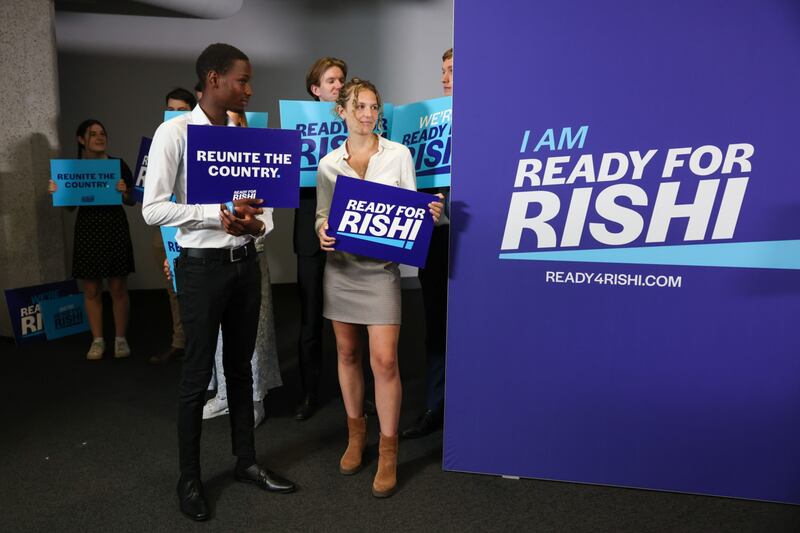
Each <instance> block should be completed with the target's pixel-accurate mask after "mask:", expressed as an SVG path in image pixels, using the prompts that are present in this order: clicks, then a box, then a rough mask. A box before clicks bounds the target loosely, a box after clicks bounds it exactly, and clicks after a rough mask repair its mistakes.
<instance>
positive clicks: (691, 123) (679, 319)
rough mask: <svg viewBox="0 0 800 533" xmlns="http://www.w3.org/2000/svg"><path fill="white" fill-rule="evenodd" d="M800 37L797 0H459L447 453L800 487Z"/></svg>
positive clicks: (794, 497)
mask: <svg viewBox="0 0 800 533" xmlns="http://www.w3.org/2000/svg"><path fill="white" fill-rule="evenodd" d="M487 27H492V28H503V31H502V32H495V33H493V34H492V35H491V37H489V38H487V36H486V32H485V28H487ZM798 35H800V8H798V5H797V3H796V2H789V1H785V0H729V1H727V2H693V1H689V0H676V1H674V2H647V3H646V4H643V3H642V2H640V1H638V0H620V1H617V2H601V3H598V2H596V1H591V0H567V1H564V2H526V1H522V0H513V1H510V2H506V3H504V4H503V9H496V8H495V7H494V6H493V5H491V4H487V3H484V2H479V1H476V0H459V1H457V2H456V6H455V39H456V42H455V50H456V51H457V52H458V54H457V55H458V63H459V66H458V70H459V84H458V87H457V88H455V89H454V110H453V113H454V114H455V116H458V117H459V118H458V122H457V124H455V125H454V129H453V157H454V159H453V175H454V180H453V188H452V196H451V199H452V203H451V221H452V225H451V254H452V261H451V265H452V266H451V272H450V286H449V289H450V293H449V302H448V345H447V347H448V354H447V386H446V391H447V397H446V406H447V410H446V420H445V428H446V432H445V451H444V467H445V468H446V469H448V470H457V471H468V472H482V473H490V474H507V475H515V476H524V477H533V478H543V479H556V480H563V481H575V482H585V483H600V484H611V485H619V486H626V487H640V488H650V489H661V490H669V491H678V492H690V493H700V494H711V495H719V496H732V497H739V498H752V499H760V500H772V501H780V502H791V503H800V483H798V479H800V461H799V460H798V450H800V426H798V424H797V421H798V420H800V336H798V335H797V333H796V332H797V325H796V322H797V317H798V316H800V200H799V199H798V185H797V177H798V176H800V158H798V157H797V155H796V154H797V133H796V127H795V125H796V124H797V123H799V122H800V106H798V105H797V95H798V90H800V70H798V69H796V68H793V67H791V66H790V65H793V64H795V63H796V58H797V57H798V54H799V53H800V39H798ZM754 43H757V45H755V44H754ZM512 52H513V53H512ZM529 56H530V57H535V61H534V62H533V64H535V67H533V68H522V67H520V64H519V60H518V58H519V57H529ZM486 57H492V58H494V60H495V61H496V63H497V64H495V65H493V68H495V69H499V70H501V71H506V70H507V71H510V72H514V73H515V74H514V75H515V78H514V87H515V88H516V90H517V92H518V93H519V94H517V96H516V97H515V103H514V105H513V112H507V113H503V112H498V109H497V106H496V105H494V103H493V101H492V99H491V98H489V99H487V94H486V89H485V79H486V59H485V58H486ZM509 406H513V409H509Z"/></svg>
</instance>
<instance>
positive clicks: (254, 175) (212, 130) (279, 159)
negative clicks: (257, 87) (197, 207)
mask: <svg viewBox="0 0 800 533" xmlns="http://www.w3.org/2000/svg"><path fill="white" fill-rule="evenodd" d="M187 143H188V152H187V156H186V157H187V165H188V169H187V177H186V179H187V189H188V191H187V196H188V199H187V201H188V203H190V204H212V203H225V202H228V201H230V200H238V199H241V198H261V199H262V200H264V203H263V204H262V205H263V206H265V207H297V206H298V205H299V203H300V192H299V191H300V132H299V131H296V130H271V129H263V128H227V127H221V126H197V125H191V124H190V125H189V132H188V140H187Z"/></svg>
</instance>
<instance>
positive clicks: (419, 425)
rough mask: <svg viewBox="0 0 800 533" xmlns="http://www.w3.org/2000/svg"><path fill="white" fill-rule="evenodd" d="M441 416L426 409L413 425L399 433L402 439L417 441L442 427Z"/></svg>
mask: <svg viewBox="0 0 800 533" xmlns="http://www.w3.org/2000/svg"><path fill="white" fill-rule="evenodd" d="M442 422H443V420H442V414H441V413H437V412H434V411H431V410H430V409H428V410H427V411H425V412H424V413H422V415H420V417H419V418H417V421H416V422H415V423H414V425H413V426H411V427H408V428H406V429H404V430H403V431H402V433H400V435H401V436H402V437H403V438H404V439H418V438H420V437H424V436H425V435H430V434H431V433H433V432H434V431H436V430H438V429H441V427H442Z"/></svg>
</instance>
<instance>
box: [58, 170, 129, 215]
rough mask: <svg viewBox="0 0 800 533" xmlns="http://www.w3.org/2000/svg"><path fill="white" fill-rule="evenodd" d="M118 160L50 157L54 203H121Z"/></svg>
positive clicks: (67, 204)
mask: <svg viewBox="0 0 800 533" xmlns="http://www.w3.org/2000/svg"><path fill="white" fill-rule="evenodd" d="M120 176H121V174H120V162H119V159H51V160H50V177H51V179H52V180H53V181H54V182H56V186H57V189H56V192H55V193H53V205H54V206H56V207H60V206H73V205H121V204H122V193H121V192H119V191H118V190H117V182H119V180H120Z"/></svg>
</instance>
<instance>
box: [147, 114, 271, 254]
mask: <svg viewBox="0 0 800 533" xmlns="http://www.w3.org/2000/svg"><path fill="white" fill-rule="evenodd" d="M189 124H199V125H206V126H207V125H211V121H210V120H209V119H208V116H206V114H205V112H204V111H203V110H202V109H201V108H200V105H197V106H195V108H194V109H193V110H192V111H191V112H190V113H184V114H183V115H180V116H177V117H175V118H173V119H171V120H168V121H166V122H164V123H163V124H161V125H160V126H159V127H158V129H157V130H156V133H155V135H153V142H152V144H151V145H150V153H149V154H148V156H147V174H146V178H145V182H144V200H143V201H142V216H143V217H144V220H145V222H147V223H148V224H149V225H151V226H178V234H177V236H176V240H177V241H178V244H179V245H180V246H181V247H182V248H237V247H239V246H242V245H244V244H247V242H248V241H250V240H251V239H252V238H253V237H252V236H250V235H242V236H240V237H235V236H233V235H229V234H228V233H226V232H225V229H224V228H223V227H222V223H221V222H220V219H219V214H220V204H203V205H200V204H196V205H188V204H187V203H186V152H187V150H186V133H187V130H188V125H189ZM228 126H235V124H234V123H233V121H232V120H230V119H229V120H228ZM173 194H174V195H175V200H176V202H177V203H175V202H172V201H170V198H171V197H172V195H173ZM257 218H258V219H259V220H261V221H262V222H263V223H264V226H265V230H266V232H267V233H269V231H270V230H272V210H271V209H268V208H264V214H262V215H258V217H257Z"/></svg>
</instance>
